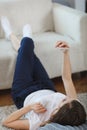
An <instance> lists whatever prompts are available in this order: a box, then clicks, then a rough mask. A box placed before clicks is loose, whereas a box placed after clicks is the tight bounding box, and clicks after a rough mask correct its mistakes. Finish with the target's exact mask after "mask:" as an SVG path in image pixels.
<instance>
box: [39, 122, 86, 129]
mask: <svg viewBox="0 0 87 130" xmlns="http://www.w3.org/2000/svg"><path fill="white" fill-rule="evenodd" d="M39 130H87V121H86V123H85V124H83V125H80V126H74V127H72V126H69V125H67V126H63V125H60V124H57V123H50V124H47V125H45V126H44V127H40V128H39Z"/></svg>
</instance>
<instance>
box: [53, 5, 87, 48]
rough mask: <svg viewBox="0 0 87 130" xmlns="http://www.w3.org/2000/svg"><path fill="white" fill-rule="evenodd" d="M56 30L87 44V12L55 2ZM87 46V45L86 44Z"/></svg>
mask: <svg viewBox="0 0 87 130" xmlns="http://www.w3.org/2000/svg"><path fill="white" fill-rule="evenodd" d="M53 18H54V29H55V32H57V33H60V34H63V35H66V36H69V37H71V38H72V39H73V40H75V41H76V42H78V43H82V42H84V43H85V44H87V36H86V35H87V14H86V13H84V12H81V11H78V10H75V9H72V8H70V7H66V6H64V5H61V4H57V3H54V4H53ZM86 47H87V45H86Z"/></svg>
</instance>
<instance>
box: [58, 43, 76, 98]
mask: <svg viewBox="0 0 87 130" xmlns="http://www.w3.org/2000/svg"><path fill="white" fill-rule="evenodd" d="M56 47H59V48H60V49H62V48H65V49H63V67H62V79H63V83H64V87H65V91H66V94H67V96H68V97H71V98H74V99H77V94H76V90H75V86H74V84H73V81H72V77H71V64H70V57H69V51H68V50H69V46H68V45H67V43H65V42H57V44H56Z"/></svg>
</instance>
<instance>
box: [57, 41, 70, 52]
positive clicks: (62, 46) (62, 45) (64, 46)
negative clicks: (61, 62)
mask: <svg viewBox="0 0 87 130" xmlns="http://www.w3.org/2000/svg"><path fill="white" fill-rule="evenodd" d="M55 47H56V48H57V47H58V48H59V49H60V50H62V51H63V52H66V51H68V49H69V46H68V44H67V43H66V42H64V41H58V42H57V43H56V46H55Z"/></svg>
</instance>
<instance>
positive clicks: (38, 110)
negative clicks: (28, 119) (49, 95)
mask: <svg viewBox="0 0 87 130" xmlns="http://www.w3.org/2000/svg"><path fill="white" fill-rule="evenodd" d="M31 110H33V111H34V112H36V113H44V112H46V108H45V107H44V106H43V105H42V104H41V103H35V104H32V105H31Z"/></svg>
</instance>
